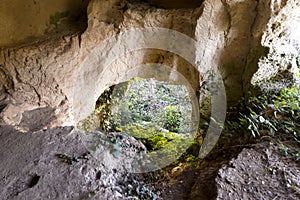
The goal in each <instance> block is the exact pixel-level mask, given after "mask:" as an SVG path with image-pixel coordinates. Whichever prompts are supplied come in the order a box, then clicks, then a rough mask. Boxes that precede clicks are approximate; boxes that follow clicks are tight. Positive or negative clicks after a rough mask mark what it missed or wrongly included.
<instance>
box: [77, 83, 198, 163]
mask: <svg viewBox="0 0 300 200" xmlns="http://www.w3.org/2000/svg"><path fill="white" fill-rule="evenodd" d="M193 100H194V99H193V98H192V97H190V92H189V90H188V89H187V87H186V86H185V85H179V84H176V85H175V84H169V83H168V82H165V81H158V80H157V79H155V78H139V77H134V78H132V79H130V80H129V81H125V82H121V83H119V84H116V85H111V86H110V87H108V88H107V89H106V90H104V92H103V93H102V94H101V95H100V96H99V98H98V99H97V101H96V105H95V110H94V112H93V113H92V114H91V115H90V116H88V117H87V118H85V119H84V120H82V121H80V122H79V123H78V128H79V129H82V130H85V131H95V132H97V131H98V132H101V133H104V134H105V135H106V136H107V137H109V138H110V139H111V141H112V142H114V143H115V142H117V138H118V137H116V135H119V136H122V137H123V136H124V135H128V136H130V137H134V138H135V139H136V140H138V141H140V142H142V144H143V145H144V146H145V148H146V149H147V151H150V152H151V151H157V150H161V149H163V148H164V147H166V146H167V145H168V144H170V142H172V143H173V144H175V145H174V149H172V148H170V145H169V147H168V148H167V150H168V151H173V150H175V149H176V150H175V151H182V152H185V151H186V150H187V149H180V143H182V141H183V140H184V139H186V138H193V139H194V143H193V145H192V147H191V148H189V149H188V152H189V153H188V154H189V156H193V158H194V159H196V157H197V155H198V152H199V149H200V143H199V141H198V139H197V138H198V136H199V134H198V132H197V128H198V123H199V122H198V119H197V114H196V112H195V108H196V107H197V106H195V102H193ZM185 147H186V146H184V147H182V148H185ZM177 148H178V149H179V150H177Z"/></svg>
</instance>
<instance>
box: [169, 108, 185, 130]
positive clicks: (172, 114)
mask: <svg viewBox="0 0 300 200" xmlns="http://www.w3.org/2000/svg"><path fill="white" fill-rule="evenodd" d="M164 114H165V118H166V122H165V124H164V128H166V129H168V130H170V131H171V132H178V130H179V127H180V124H181V123H182V120H183V119H182V118H181V113H180V111H178V110H176V109H175V107H174V106H166V107H165V111H164Z"/></svg>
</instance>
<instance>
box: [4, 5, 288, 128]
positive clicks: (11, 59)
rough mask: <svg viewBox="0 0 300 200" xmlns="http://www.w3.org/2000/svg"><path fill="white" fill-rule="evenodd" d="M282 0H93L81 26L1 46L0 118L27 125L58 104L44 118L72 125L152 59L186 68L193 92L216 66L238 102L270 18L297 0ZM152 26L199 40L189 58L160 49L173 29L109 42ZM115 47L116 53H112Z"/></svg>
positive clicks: (187, 52) (230, 95)
mask: <svg viewBox="0 0 300 200" xmlns="http://www.w3.org/2000/svg"><path fill="white" fill-rule="evenodd" d="M278 2H279V1H278ZM278 2H277V1H271V0H267V1H254V0H251V1H248V0H234V1H232V0H230V1H229V0H224V1H211V0H206V1H203V3H202V4H201V5H199V6H198V7H193V8H182V9H179V8H177V7H176V9H166V8H162V7H161V8H157V7H154V6H151V4H148V3H143V2H139V1H122V0H109V1H100V0H92V1H91V2H90V3H89V6H88V9H87V12H88V26H87V29H86V30H85V32H84V33H83V34H80V35H79V34H74V35H70V34H68V35H63V36H60V37H58V36H56V37H54V38H51V39H48V40H45V41H41V42H37V43H34V44H32V43H31V44H30V45H27V46H26V45H25V46H20V47H15V48H2V49H1V50H0V98H1V99H0V100H1V106H0V108H1V109H0V111H1V113H0V115H1V121H2V123H6V124H10V125H18V126H19V129H20V130H24V131H25V130H27V129H26V128H24V126H23V127H22V126H21V125H20V124H21V122H22V118H24V117H25V118H26V114H25V112H26V111H30V110H35V109H46V110H52V109H53V110H54V113H55V117H54V118H51V119H53V120H51V124H50V125H49V124H48V125H47V126H49V127H51V126H57V125H75V124H76V123H77V122H78V121H79V120H80V119H83V118H85V117H86V116H88V115H89V114H90V113H91V111H92V110H93V109H94V106H95V102H96V100H97V98H98V96H100V94H101V93H102V92H103V90H104V89H105V88H106V87H108V86H110V85H113V84H117V83H119V82H121V81H124V76H125V77H127V78H128V77H130V75H128V71H137V72H138V73H140V74H141V75H142V76H147V74H148V72H147V71H146V72H143V70H142V69H141V68H138V67H139V66H141V64H147V63H157V64H161V65H167V66H169V67H171V68H172V69H173V70H174V71H175V72H179V73H181V74H182V75H183V76H184V77H185V78H186V79H187V80H188V82H189V84H191V86H192V88H193V89H194V90H195V92H196V93H197V92H199V89H200V87H201V85H202V84H203V83H204V82H205V80H206V79H207V77H208V74H209V73H208V72H209V71H210V70H211V69H218V70H219V72H220V74H221V75H222V77H223V80H224V83H225V86H226V92H227V100H228V103H229V104H235V103H236V102H238V101H239V100H240V98H241V97H243V96H244V95H245V92H247V91H248V89H249V88H250V79H251V77H252V75H253V73H254V72H255V71H256V70H257V67H256V66H257V61H258V58H259V57H260V56H261V55H264V53H265V52H264V48H263V47H262V45H261V38H262V35H263V33H264V30H265V29H266V27H267V23H268V21H269V19H270V18H271V17H272V16H276V15H277V14H278V11H279V10H281V9H282V8H284V7H286V6H289V5H290V4H291V3H292V2H293V1H286V3H281V4H280V3H278ZM152 5H155V4H152ZM276 5H278V6H277V7H276ZM151 27H152V28H153V27H154V28H166V29H172V30H175V31H178V32H180V33H183V34H185V35H186V37H189V38H191V39H192V40H193V41H195V43H194V45H192V46H190V47H191V48H187V47H185V45H186V44H182V49H179V50H178V51H182V52H185V55H188V56H187V57H188V59H186V58H182V57H180V56H179V55H176V54H174V53H172V52H170V51H166V49H155V47H157V46H159V45H162V44H164V41H168V40H167V39H169V38H170V37H171V35H164V36H163V37H165V38H166V39H164V38H163V37H162V36H159V37H158V39H157V40H154V41H153V42H149V41H148V43H145V44H147V45H148V46H149V47H150V48H147V49H145V48H144V49H135V48H136V47H135V43H133V44H132V43H129V42H128V43H126V42H125V43H124V44H122V45H119V46H118V47H117V48H116V45H112V44H118V42H119V43H120V41H118V40H119V39H120V37H119V36H120V35H122V33H124V32H126V31H127V30H132V29H133V28H151ZM120 33H121V34H120ZM118 34H120V35H118ZM146 36H147V35H145V34H140V35H139V34H137V35H134V36H133V37H132V38H130V41H136V44H138V43H139V42H140V41H141V40H143V39H145V37H146ZM107 40H110V41H111V42H110V43H105V41H107ZM145 41H147V40H145ZM174 43H175V42H174ZM103 44H105V45H103ZM175 44H176V43H175ZM178 44H180V43H178ZM178 44H177V45H178ZM151 45H152V46H151ZM155 45H157V46H155ZM180 45H181V44H180ZM166 46H168V44H166ZM113 47H114V48H116V49H114V48H113ZM185 48H186V49H185ZM132 49H134V51H131V50H132ZM119 52H123V53H125V54H123V55H122V54H121V55H117V53H119ZM115 54H116V55H117V57H116V58H117V59H112V60H109V59H108V58H110V57H111V56H112V55H115ZM100 58H105V59H102V60H101V59H100ZM113 58H115V57H113ZM105 62H106V63H105ZM157 74H159V72H158V73H157ZM148 76H149V75H148ZM168 77H171V78H172V77H173V78H174V77H175V75H170V74H169V75H168ZM23 121H24V120H23ZM27 128H28V127H27Z"/></svg>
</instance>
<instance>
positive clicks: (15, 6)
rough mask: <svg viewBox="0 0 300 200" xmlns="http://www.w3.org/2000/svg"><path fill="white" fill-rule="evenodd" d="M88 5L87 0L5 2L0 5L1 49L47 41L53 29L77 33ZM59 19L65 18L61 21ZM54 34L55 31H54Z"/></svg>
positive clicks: (3, 0)
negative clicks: (75, 28) (36, 41)
mask: <svg viewBox="0 0 300 200" xmlns="http://www.w3.org/2000/svg"><path fill="white" fill-rule="evenodd" d="M87 3H88V1H87V0H84V1H81V0H44V1H37V0H23V1H10V0H2V1H1V3H0V35H1V37H0V47H4V46H16V45H20V44H22V43H24V42H28V41H34V40H36V39H37V38H45V37H46V36H47V33H49V32H50V29H52V27H53V26H54V27H55V26H56V27H57V26H60V25H62V24H64V25H63V26H64V27H62V26H60V27H61V28H63V29H61V30H60V31H62V30H64V31H70V30H74V27H73V26H74V25H75V26H76V24H77V25H78V23H77V22H74V21H75V20H78V19H73V22H71V21H70V20H67V19H69V18H77V17H78V16H79V15H78V14H79V13H81V12H82V11H83V10H82V9H84V8H85V7H86V4H87ZM59 19H63V20H61V21H59ZM51 34H53V32H51Z"/></svg>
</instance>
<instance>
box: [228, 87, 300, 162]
mask: <svg viewBox="0 0 300 200" xmlns="http://www.w3.org/2000/svg"><path fill="white" fill-rule="evenodd" d="M244 108H245V110H244V111H243V112H240V118H239V120H238V121H227V122H226V124H227V127H230V128H231V129H233V130H235V131H237V130H241V129H244V130H247V132H249V133H251V134H252V136H253V137H258V136H260V135H261V133H263V134H266V133H270V134H271V135H272V136H278V139H279V140H280V141H282V140H286V139H291V140H293V141H294V142H295V143H296V144H299V143H300V117H299V116H300V88H299V87H298V86H297V85H295V86H292V87H287V88H284V89H282V90H281V91H280V92H276V91H271V92H269V93H265V94H263V95H262V96H259V97H251V98H249V99H248V101H247V102H246V103H245V105H244ZM279 149H280V151H281V152H283V154H284V155H289V154H290V155H293V156H295V159H296V160H299V151H300V150H299V149H298V148H292V147H286V146H284V145H283V144H281V145H280V148H279Z"/></svg>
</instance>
